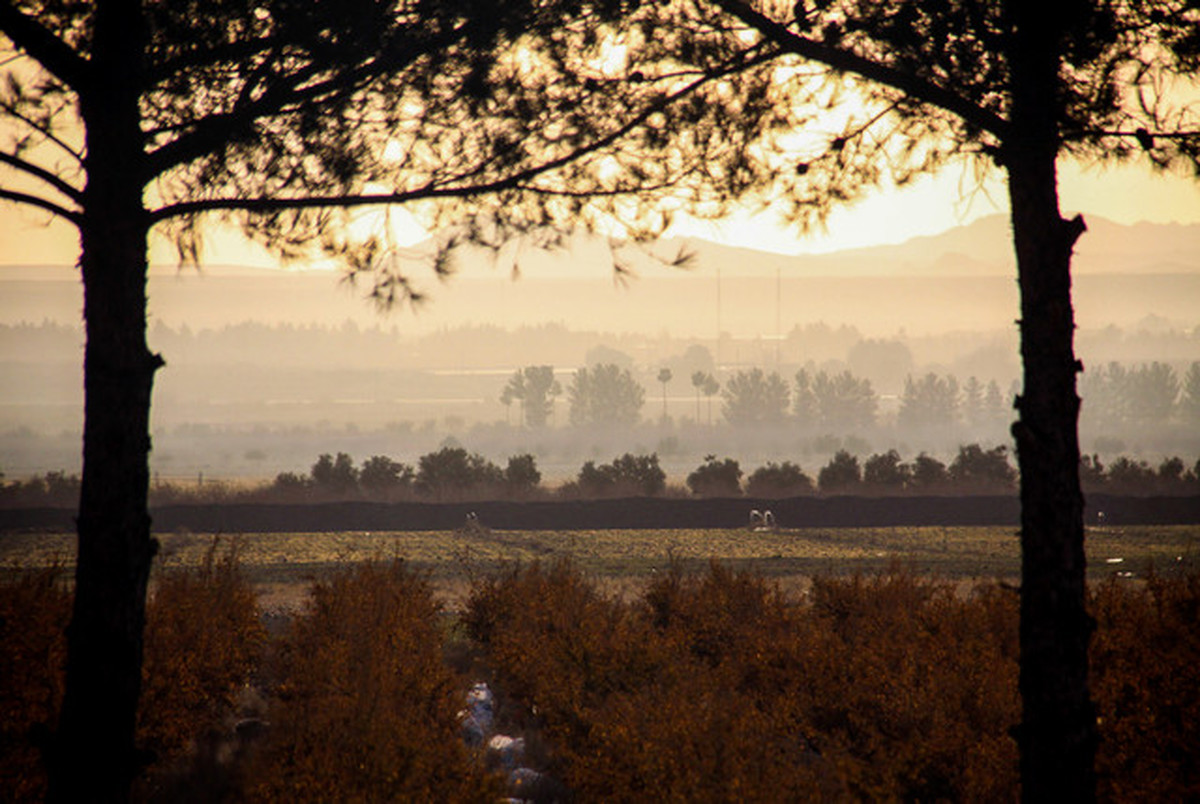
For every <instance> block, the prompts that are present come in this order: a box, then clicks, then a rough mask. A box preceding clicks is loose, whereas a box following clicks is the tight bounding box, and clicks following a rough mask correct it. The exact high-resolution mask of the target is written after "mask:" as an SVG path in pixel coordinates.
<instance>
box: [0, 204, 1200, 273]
mask: <svg viewBox="0 0 1200 804" xmlns="http://www.w3.org/2000/svg"><path fill="white" fill-rule="evenodd" d="M1085 220H1086V221H1087V225H1088V231H1087V232H1086V233H1085V234H1084V236H1083V237H1082V238H1081V239H1080V241H1079V244H1078V245H1077V247H1076V249H1075V252H1076V254H1075V260H1074V263H1073V266H1072V268H1073V272H1074V273H1075V275H1086V274H1134V275H1138V274H1142V275H1144V274H1200V223H1191V224H1178V223H1168V224H1163V223H1136V224H1132V225H1130V224H1121V223H1115V222H1113V221H1110V220H1107V219H1105V218H1102V217H1099V216H1094V215H1093V216H1087V215H1085ZM681 249H682V250H684V251H686V252H690V253H691V254H692V256H693V259H692V262H691V264H690V268H691V270H690V271H682V270H679V269H677V268H673V267H670V266H669V265H667V264H665V263H666V262H669V261H670V260H671V258H673V257H675V256H676V255H678V254H679V253H680V250H681ZM600 251H602V249H596V248H594V247H593V248H590V249H588V252H589V253H587V254H576V253H571V252H566V253H565V254H546V255H535V256H533V257H532V258H530V259H528V260H527V263H528V265H527V266H525V267H524V268H523V270H522V274H523V275H525V276H529V277H536V278H561V279H575V278H594V277H596V276H600V275H604V276H608V275H609V274H610V273H611V260H610V259H608V257H607V256H606V255H601V256H600V257H598V256H597V255H598V254H599V252H600ZM652 253H655V254H657V255H658V256H659V257H660V258H661V259H663V260H664V261H665V262H664V263H663V264H656V263H655V261H654V260H649V259H642V260H638V261H637V262H638V265H637V267H636V268H635V271H636V273H639V274H642V275H646V276H659V275H662V276H686V275H687V274H688V273H692V274H695V273H700V274H706V275H711V274H713V273H715V272H716V271H717V270H718V269H719V270H720V271H721V272H722V274H723V275H725V276H728V277H730V278H733V277H738V276H747V277H749V276H762V277H773V276H775V275H776V274H777V273H779V274H782V275H783V276H791V277H818V276H839V277H851V276H893V277H897V276H934V277H936V276H960V277H989V276H990V277H1013V276H1015V271H1016V267H1015V265H1016V264H1015V260H1014V258H1013V252H1012V238H1011V234H1010V229H1009V222H1008V218H1007V216H1005V215H989V216H985V217H983V218H979V219H978V220H975V221H972V222H971V223H968V224H964V225H962V226H956V227H954V228H952V229H948V230H946V231H944V232H941V233H939V234H935V235H921V236H918V237H913V238H910V239H909V240H906V241H904V242H902V243H896V244H889V245H879V246H869V247H866V248H858V249H847V250H843V251H835V252H830V253H827V254H795V255H786V254H777V253H774V252H767V251H759V250H757V249H754V248H753V247H751V246H731V245H726V244H721V243H715V242H712V241H709V240H704V239H702V238H695V237H689V238H685V239H678V238H672V239H666V240H663V241H660V242H659V243H658V244H656V245H655V246H654V247H653V248H652ZM3 259H4V255H3V253H0V260H3ZM464 262H465V263H466V264H465V265H464V270H462V271H461V277H462V278H468V279H471V278H479V277H488V278H494V277H495V276H496V271H495V270H494V269H492V268H490V267H484V266H482V265H481V264H479V263H478V261H471V260H464ZM581 268H582V270H581ZM195 273H199V274H200V275H208V276H254V277H260V278H264V279H267V278H270V277H271V276H278V275H280V274H279V273H278V272H277V271H276V270H275V269H269V268H245V267H240V266H235V265H212V266H204V267H203V268H201V269H199V271H198V272H197V271H196V269H192V268H184V269H179V268H177V267H176V266H173V265H155V266H153V267H152V269H151V274H152V275H153V276H158V277H170V276H173V275H176V274H180V275H182V276H183V277H185V278H186V277H188V276H190V275H193V274H195ZM289 273H292V274H293V275H295V274H296V273H299V274H301V275H303V274H306V273H311V274H314V275H316V276H322V275H324V276H328V275H329V272H327V271H305V270H302V269H291V270H290V271H289ZM414 273H420V269H419V268H415V270H414ZM49 279H71V280H78V273H77V272H76V271H75V269H74V268H70V267H67V266H33V265H14V264H4V263H0V281H5V280H49Z"/></svg>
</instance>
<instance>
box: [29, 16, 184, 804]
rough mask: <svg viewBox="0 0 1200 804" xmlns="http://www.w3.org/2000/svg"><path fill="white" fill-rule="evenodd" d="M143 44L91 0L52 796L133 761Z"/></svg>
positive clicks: (72, 793) (116, 792) (104, 785)
mask: <svg viewBox="0 0 1200 804" xmlns="http://www.w3.org/2000/svg"><path fill="white" fill-rule="evenodd" d="M142 41H143V37H142V36H141V25H140V9H139V6H138V3H137V2H133V1H132V0H115V2H114V1H113V0H108V1H107V2H98V3H97V6H96V25H95V34H94V40H93V48H92V60H91V67H92V70H93V78H94V82H93V83H92V84H91V85H90V87H89V90H88V91H87V92H81V98H80V106H81V110H82V116H83V120H84V124H85V126H86V129H87V146H88V148H87V162H86V164H85V168H86V170H87V177H88V178H87V185H86V189H85V197H84V205H83V206H84V217H83V221H82V224H81V226H80V230H81V248H82V257H81V261H80V268H81V270H82V274H83V286H84V318H85V325H86V336H87V345H86V351H85V355H84V398H85V401H84V432H83V482H82V488H81V492H80V502H79V517H78V520H77V529H78V540H79V541H78V561H77V565H76V572H75V604H74V611H73V613H72V617H71V624H70V627H69V628H68V631H67V646H68V649H67V678H66V692H65V696H64V700H63V707H62V713H61V716H60V720H59V724H58V730H57V733H56V735H55V739H54V742H53V745H52V746H51V752H50V755H49V771H50V798H51V799H52V800H55V801H121V800H125V799H127V798H128V796H129V789H130V784H131V782H132V780H133V777H134V775H135V774H136V772H137V771H138V769H139V762H138V760H137V754H136V751H135V748H134V741H133V735H134V724H135V720H136V715H137V705H138V696H139V693H140V691H141V673H142V628H143V625H144V622H145V603H146V600H145V598H146V584H147V579H148V576H149V573H150V563H151V559H152V558H153V555H154V550H155V546H156V545H155V543H154V542H153V540H152V539H151V537H150V517H149V514H148V511H147V504H146V494H147V490H148V483H149V467H148V458H149V451H150V437H149V418H150V391H151V386H152V384H153V380H154V373H155V371H156V369H157V368H158V367H159V366H160V365H161V364H162V361H161V359H160V358H158V357H157V356H155V355H152V354H151V353H150V352H149V350H148V349H147V346H146V267H147V263H146V244H147V233H148V222H147V216H146V212H145V206H144V202H143V199H142V188H143V187H144V184H145V177H144V167H143V153H144V152H143V147H142V137H141V130H140V125H139V119H140V117H139V110H138V98H139V91H138V87H140V86H141V81H140V72H141V54H142V46H141V44H142Z"/></svg>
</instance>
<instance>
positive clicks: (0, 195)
mask: <svg viewBox="0 0 1200 804" xmlns="http://www.w3.org/2000/svg"><path fill="white" fill-rule="evenodd" d="M0 200H5V201H12V202H14V203H17V204H25V205H26V206H31V207H37V208H38V209H44V210H46V211H47V212H50V213H52V214H54V215H57V216H59V217H60V218H63V219H65V220H68V221H70V222H71V223H73V224H75V225H76V226H79V225H80V223H81V222H82V220H83V215H81V214H80V213H78V212H76V211H74V210H70V209H67V208H66V207H61V206H59V205H58V204H56V203H54V202H53V201H48V200H46V199H45V198H42V197H40V196H36V195H31V194H30V193H22V192H19V191H17V190H6V189H4V188H3V187H0Z"/></svg>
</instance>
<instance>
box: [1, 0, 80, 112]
mask: <svg viewBox="0 0 1200 804" xmlns="http://www.w3.org/2000/svg"><path fill="white" fill-rule="evenodd" d="M0 31H4V34H5V35H6V36H7V37H8V38H9V39H11V40H12V41H13V44H15V45H16V46H17V47H19V48H20V49H21V50H24V51H25V52H26V53H28V54H29V55H30V56H32V57H33V58H35V59H37V61H38V63H39V64H41V65H42V67H44V68H46V70H48V71H49V72H50V73H52V74H53V75H54V76H55V77H57V78H58V80H60V81H62V82H63V83H64V84H66V85H67V86H68V87H70V88H71V89H73V90H75V91H76V92H78V91H80V90H82V89H84V88H85V86H86V85H87V84H88V83H89V79H88V65H87V60H86V59H84V58H82V57H81V56H80V55H79V54H78V53H76V52H75V51H74V50H72V49H71V48H70V46H68V45H67V44H66V43H65V42H63V41H62V40H61V39H59V38H58V37H57V36H55V35H54V34H52V33H51V32H50V31H48V30H46V29H45V28H44V27H43V26H42V25H41V24H40V23H38V21H37V20H36V19H34V18H33V17H31V16H29V15H28V14H24V13H22V12H21V11H18V10H17V7H16V5H15V4H14V3H13V2H12V0H0Z"/></svg>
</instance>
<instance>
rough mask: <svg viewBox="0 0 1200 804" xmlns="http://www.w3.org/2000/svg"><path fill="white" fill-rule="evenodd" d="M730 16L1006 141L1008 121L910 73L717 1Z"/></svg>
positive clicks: (738, 2)
mask: <svg viewBox="0 0 1200 804" xmlns="http://www.w3.org/2000/svg"><path fill="white" fill-rule="evenodd" d="M714 2H715V3H716V4H717V5H718V6H720V7H721V8H722V9H724V10H725V11H727V12H728V13H730V14H732V15H734V16H735V17H737V18H738V19H740V20H741V21H742V22H744V23H745V24H746V25H748V26H750V27H751V28H753V29H754V30H756V31H758V32H759V33H760V34H762V35H763V36H764V37H766V38H767V39H768V40H769V41H771V42H773V43H774V44H775V45H776V46H777V47H778V48H779V49H780V50H782V51H784V52H786V53H793V54H795V55H797V56H800V57H801V58H805V59H808V60H810V61H815V62H819V63H820V64H824V65H826V66H828V67H831V68H833V69H834V70H841V71H844V72H847V73H853V74H855V75H858V76H861V77H863V78H865V79H867V80H869V81H874V82H875V83H878V84H881V85H883V86H887V87H891V88H892V89H897V90H899V91H901V92H903V93H904V94H905V95H907V96H908V97H909V98H911V99H912V100H915V101H918V102H920V103H925V104H928V105H930V106H935V107H937V108H939V109H943V110H945V111H947V112H950V113H951V114H955V115H957V116H959V117H960V118H962V119H963V120H964V121H966V122H967V123H969V124H970V125H973V126H975V127H976V128H978V129H980V130H982V131H987V132H988V133H990V134H992V135H993V136H995V137H996V138H997V139H999V140H1001V141H1003V140H1004V139H1005V137H1006V135H1007V133H1008V128H1009V125H1008V121H1007V120H1005V119H1004V118H1002V117H1000V116H999V115H996V114H994V113H992V112H990V111H988V110H987V109H984V108H983V107H981V106H978V105H976V104H974V103H972V102H971V101H970V100H968V99H967V98H966V97H964V96H962V95H959V94H958V93H956V92H954V91H952V90H949V89H946V88H945V87H942V86H939V85H937V84H935V83H933V82H932V81H928V80H926V79H924V78H921V77H919V76H916V75H913V74H911V73H906V72H904V71H902V70H897V69H896V68H894V67H889V66H887V65H886V64H880V63H879V62H877V61H872V60H871V59H868V58H865V57H863V56H860V55H858V54H857V53H852V52H850V51H848V50H842V49H840V48H837V47H833V46H830V45H827V44H825V43H823V42H817V41H814V40H812V39H808V38H806V37H803V36H800V35H798V34H795V33H793V32H792V31H790V30H788V28H787V26H785V25H783V24H782V23H779V22H776V21H775V20H773V19H771V18H770V17H767V16H766V15H765V14H762V13H761V12H759V11H756V10H755V9H753V8H751V7H750V6H748V5H746V3H744V2H742V0H714Z"/></svg>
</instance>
